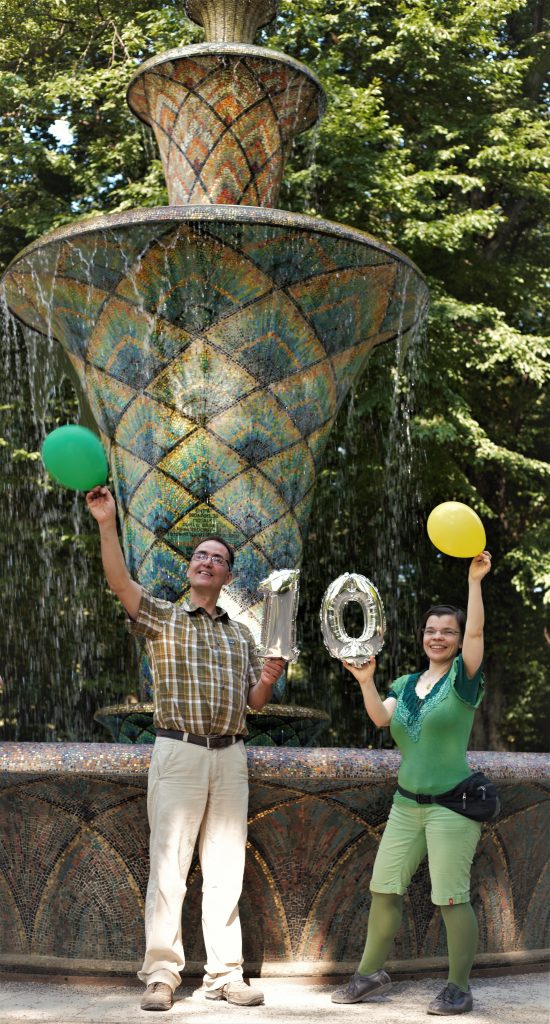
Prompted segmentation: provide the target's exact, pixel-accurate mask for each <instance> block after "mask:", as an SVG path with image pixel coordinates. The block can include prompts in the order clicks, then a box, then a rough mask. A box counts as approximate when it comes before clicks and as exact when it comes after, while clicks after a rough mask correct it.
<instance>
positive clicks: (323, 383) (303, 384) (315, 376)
mask: <svg viewBox="0 0 550 1024" xmlns="http://www.w3.org/2000/svg"><path fill="white" fill-rule="evenodd" d="M270 391H271V392H272V393H273V394H274V395H275V396H276V397H277V398H278V399H279V401H280V402H281V404H282V405H283V406H284V408H285V409H286V410H287V412H288V415H289V416H290V418H291V419H292V421H293V423H295V425H296V426H297V428H298V430H299V431H300V433H301V434H302V436H303V437H307V436H308V435H309V434H312V433H313V432H314V431H315V430H317V429H318V428H319V427H320V426H321V425H322V424H323V423H324V422H325V421H326V420H328V419H330V418H331V417H333V416H334V413H335V409H336V393H335V388H334V380H333V377H332V367H331V366H330V364H329V363H328V361H327V362H325V363H321V364H320V365H318V366H314V367H312V368H311V369H310V370H308V371H307V372H305V373H299V374H295V375H294V376H293V377H289V378H288V379H287V380H284V381H281V382H280V383H278V384H273V385H272V386H271V388H270Z"/></svg>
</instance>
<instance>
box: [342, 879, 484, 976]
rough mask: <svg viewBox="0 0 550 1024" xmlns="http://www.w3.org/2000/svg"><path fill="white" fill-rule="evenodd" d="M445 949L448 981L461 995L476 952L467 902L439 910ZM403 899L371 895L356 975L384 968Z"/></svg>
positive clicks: (473, 923)
mask: <svg viewBox="0 0 550 1024" xmlns="http://www.w3.org/2000/svg"><path fill="white" fill-rule="evenodd" d="M441 913H442V915H443V921H444V923H445V930H446V932H447V949H448V952H449V979H448V980H449V981H452V982H454V984H455V985H457V986H458V988H460V989H462V991H463V992H467V991H468V978H469V975H470V970H471V967H472V963H473V959H474V956H475V952H476V949H477V941H478V927H477V919H476V916H475V914H474V911H473V909H472V904H471V903H456V904H455V905H454V906H452V907H441ZM402 915H403V897H402V896H399V895H398V894H397V893H393V892H373V893H372V903H371V909H370V914H369V926H368V930H367V941H366V943H365V949H364V951H363V956H362V958H361V963H360V964H359V967H358V972H359V974H363V975H365V974H373V973H374V971H379V970H380V968H381V967H383V966H384V964H385V962H386V960H387V958H388V954H389V952H390V949H391V947H392V944H393V940H394V938H395V936H396V935H397V932H398V931H399V928H400V926H401V918H402Z"/></svg>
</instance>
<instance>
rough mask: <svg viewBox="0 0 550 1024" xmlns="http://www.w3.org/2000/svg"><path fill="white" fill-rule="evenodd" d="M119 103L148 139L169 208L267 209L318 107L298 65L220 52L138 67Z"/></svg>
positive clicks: (307, 75)
mask: <svg viewBox="0 0 550 1024" xmlns="http://www.w3.org/2000/svg"><path fill="white" fill-rule="evenodd" d="M128 103H129V106H130V109H131V110H132V111H133V113H134V114H136V116H137V117H139V118H140V119H141V120H142V121H144V122H145V124H147V125H149V126H150V127H151V128H152V129H153V131H154V133H155V137H156V140H157V144H158V147H159V152H160V156H161V160H162V165H163V169H164V175H165V178H166V182H167V185H168V198H169V202H170V205H172V206H181V205H185V204H187V203H194V204H199V205H203V204H209V203H226V204H237V205H240V204H243V205H247V206H276V204H277V199H278V196H279V189H280V186H281V181H282V177H283V171H284V163H285V158H286V155H287V153H288V152H289V150H290V147H291V145H292V140H293V139H294V137H295V136H296V135H298V134H299V133H300V132H303V131H306V130H307V129H308V128H311V127H312V125H314V124H315V122H316V121H317V120H318V119H319V118H320V117H321V115H322V112H323V109H324V106H325V101H324V94H323V90H322V88H321V85H320V83H319V82H318V81H317V79H316V77H315V75H312V74H311V72H310V71H308V69H307V68H305V67H304V66H303V65H302V64H300V63H299V62H298V61H296V60H293V59H292V58H290V57H286V56H285V55H284V54H282V53H277V52H276V51H273V50H265V49H261V48H260V47H257V46H245V45H242V44H232V45H228V44H225V45H223V44H221V45H220V43H216V45H215V46H210V45H208V44H206V45H202V46H185V47H182V48H180V49H179V50H170V51H169V52H168V53H164V54H162V55H161V56H160V57H154V58H153V59H152V60H150V61H147V62H146V63H145V64H143V65H141V67H140V68H139V69H138V71H137V72H136V73H135V75H134V77H133V79H132V81H131V83H130V86H129V89H128Z"/></svg>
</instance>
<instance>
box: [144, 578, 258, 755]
mask: <svg viewBox="0 0 550 1024" xmlns="http://www.w3.org/2000/svg"><path fill="white" fill-rule="evenodd" d="M128 628H129V630H130V632H131V633H133V634H134V635H136V636H142V637H145V640H146V645H147V653H148V655H149V659H150V664H151V670H152V673H153V681H154V688H155V716H154V723H155V725H156V726H159V727H160V728H161V729H179V730H180V731H181V732H190V733H194V734H195V735H196V736H235V735H239V734H240V735H242V736H244V735H246V732H247V729H246V724H245V715H246V701H247V697H248V691H249V689H250V687H251V686H253V684H254V683H256V682H257V681H258V679H259V678H260V673H261V670H262V665H261V661H260V658H259V655H258V653H257V651H256V644H255V642H254V638H253V636H252V634H251V632H250V630H248V629H247V628H246V626H243V625H242V624H241V623H240V622H233V620H232V619H230V618H229V616H228V614H227V612H226V611H224V610H223V609H222V608H218V607H217V608H216V612H215V615H214V617H213V618H210V616H209V614H208V612H206V611H205V610H204V609H203V608H198V607H196V606H195V605H193V604H192V603H191V602H190V601H183V602H182V603H181V604H172V603H171V602H170V601H162V600H160V598H157V597H153V595H152V594H150V593H148V591H146V590H143V591H142V598H141V604H140V606H139V612H138V615H137V619H136V620H135V621H131V620H130V621H129V622H128Z"/></svg>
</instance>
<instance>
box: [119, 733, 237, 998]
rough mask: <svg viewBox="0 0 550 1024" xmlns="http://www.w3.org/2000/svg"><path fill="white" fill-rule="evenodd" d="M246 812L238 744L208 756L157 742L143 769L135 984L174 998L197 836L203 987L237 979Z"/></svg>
mask: <svg viewBox="0 0 550 1024" xmlns="http://www.w3.org/2000/svg"><path fill="white" fill-rule="evenodd" d="M247 811H248V769H247V761H246V749H245V746H244V743H243V741H242V740H239V741H238V742H237V743H234V744H233V746H230V747H224V748H222V749H220V750H208V749H207V748H206V747H199V746H196V745H195V744H191V743H183V742H181V741H180V740H171V739H168V738H167V737H164V736H159V737H157V739H156V741H155V745H154V748H153V754H152V757H151V766H150V768H149V782H148V793H147V813H148V816H149V825H150V827H151V839H150V873H149V883H148V886H147V896H146V900H145V939H146V952H145V960H144V962H143V966H142V968H141V971H139V973H138V977H139V978H140V979H141V981H144V982H145V984H146V985H151V984H152V983H153V982H156V981H162V982H165V983H166V984H168V985H170V987H171V988H172V990H175V989H176V988H177V987H178V985H179V984H180V977H179V972H180V971H181V970H183V967H184V965H185V955H184V952H183V943H182V934H181V911H182V903H183V898H184V896H185V892H186V889H187V885H186V883H187V874H188V872H189V867H190V865H191V860H192V857H193V851H194V848H195V843H196V840H197V836H198V837H199V858H200V864H201V868H202V876H203V897H202V928H203V935H204V943H205V946H206V957H207V960H206V964H205V979H204V984H205V986H206V987H207V988H211V989H216V988H221V986H222V985H225V984H226V983H227V982H228V981H238V980H240V979H242V976H243V975H242V939H241V924H240V921H239V907H238V902H239V897H240V895H241V890H242V882H243V874H244V860H245V849H246V830H247V829H246V826H247Z"/></svg>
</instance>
